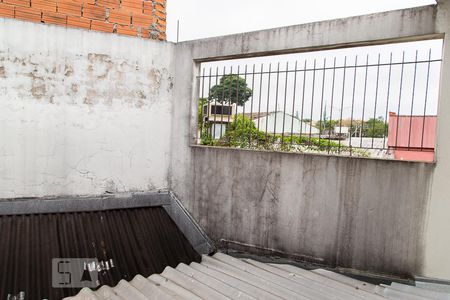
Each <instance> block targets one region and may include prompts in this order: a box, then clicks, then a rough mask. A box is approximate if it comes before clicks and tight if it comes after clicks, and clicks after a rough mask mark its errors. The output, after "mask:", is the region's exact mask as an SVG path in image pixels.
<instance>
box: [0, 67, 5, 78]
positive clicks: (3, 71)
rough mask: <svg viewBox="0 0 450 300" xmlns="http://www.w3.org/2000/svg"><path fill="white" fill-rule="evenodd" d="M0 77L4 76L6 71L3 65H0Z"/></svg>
mask: <svg viewBox="0 0 450 300" xmlns="http://www.w3.org/2000/svg"><path fill="white" fill-rule="evenodd" d="M0 78H6V71H5V67H3V66H0Z"/></svg>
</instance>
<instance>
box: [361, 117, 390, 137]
mask: <svg viewBox="0 0 450 300" xmlns="http://www.w3.org/2000/svg"><path fill="white" fill-rule="evenodd" d="M387 129H388V124H387V123H385V122H384V120H383V117H378V118H377V119H370V120H369V121H367V122H365V123H364V126H363V136H364V137H373V138H382V137H385V136H386V133H387V131H388V130H387Z"/></svg>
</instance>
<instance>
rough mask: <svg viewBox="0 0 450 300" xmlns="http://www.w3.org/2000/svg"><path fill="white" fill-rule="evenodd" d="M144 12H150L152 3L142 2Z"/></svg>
mask: <svg viewBox="0 0 450 300" xmlns="http://www.w3.org/2000/svg"><path fill="white" fill-rule="evenodd" d="M143 4H144V10H145V9H147V10H152V9H153V1H144V3H143Z"/></svg>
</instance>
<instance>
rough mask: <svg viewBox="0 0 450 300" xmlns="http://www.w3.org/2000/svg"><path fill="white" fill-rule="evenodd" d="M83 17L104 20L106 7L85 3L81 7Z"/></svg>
mask: <svg viewBox="0 0 450 300" xmlns="http://www.w3.org/2000/svg"><path fill="white" fill-rule="evenodd" d="M83 17H85V18H89V19H94V20H100V21H105V20H106V8H104V7H101V6H95V5H89V4H87V5H85V6H84V7H83Z"/></svg>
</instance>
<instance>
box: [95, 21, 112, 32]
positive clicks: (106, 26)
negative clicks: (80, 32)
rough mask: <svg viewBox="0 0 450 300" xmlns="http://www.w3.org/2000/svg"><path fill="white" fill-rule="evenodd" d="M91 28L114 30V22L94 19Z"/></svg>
mask: <svg viewBox="0 0 450 300" xmlns="http://www.w3.org/2000/svg"><path fill="white" fill-rule="evenodd" d="M91 29H92V30H96V31H103V32H113V31H114V24H113V23H108V22H102V21H98V20H92V22H91Z"/></svg>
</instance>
